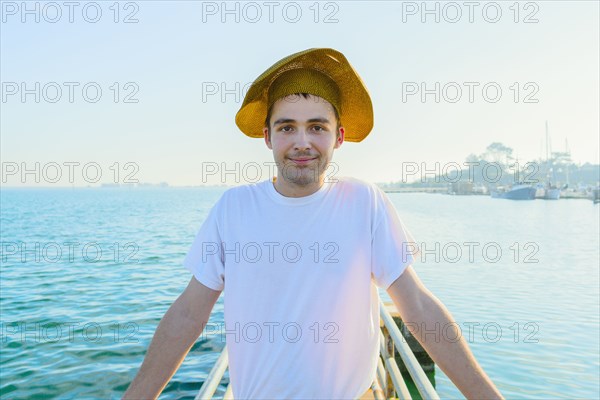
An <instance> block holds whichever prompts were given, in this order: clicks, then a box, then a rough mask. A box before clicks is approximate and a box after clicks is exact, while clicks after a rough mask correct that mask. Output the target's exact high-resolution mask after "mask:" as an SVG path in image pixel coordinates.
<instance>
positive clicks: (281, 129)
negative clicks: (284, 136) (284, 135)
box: [279, 125, 293, 132]
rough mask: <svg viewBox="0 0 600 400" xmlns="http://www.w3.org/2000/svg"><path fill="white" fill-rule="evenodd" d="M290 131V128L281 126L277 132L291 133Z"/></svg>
mask: <svg viewBox="0 0 600 400" xmlns="http://www.w3.org/2000/svg"><path fill="white" fill-rule="evenodd" d="M292 129H293V128H292V127H291V126H289V125H286V126H282V127H281V128H280V129H279V130H280V131H282V132H291V130H292Z"/></svg>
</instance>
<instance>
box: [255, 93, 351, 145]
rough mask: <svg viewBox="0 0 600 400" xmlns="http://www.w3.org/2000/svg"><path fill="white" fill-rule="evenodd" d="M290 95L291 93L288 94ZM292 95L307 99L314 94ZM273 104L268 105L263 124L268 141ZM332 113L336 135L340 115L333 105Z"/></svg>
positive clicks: (338, 129)
mask: <svg viewBox="0 0 600 400" xmlns="http://www.w3.org/2000/svg"><path fill="white" fill-rule="evenodd" d="M290 96H292V95H290ZM293 96H302V97H304V98H305V99H308V98H309V97H310V96H314V95H313V94H310V93H294V94H293ZM273 104H275V102H273ZM273 104H271V107H269V109H268V110H267V118H266V119H265V126H266V127H267V132H268V136H269V141H271V113H272V111H273ZM332 108H333V113H334V114H335V120H336V126H335V135H336V136H337V135H338V133H339V131H340V126H341V123H340V116H339V114H338V111H337V110H336V109H335V107H333V106H332Z"/></svg>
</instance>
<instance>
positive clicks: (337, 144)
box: [333, 126, 346, 149]
mask: <svg viewBox="0 0 600 400" xmlns="http://www.w3.org/2000/svg"><path fill="white" fill-rule="evenodd" d="M345 135H346V131H345V130H344V127H343V126H340V130H339V131H338V133H337V135H336V137H335V146H333V148H334V149H337V148H339V147H340V146H341V145H342V143H344V137H345Z"/></svg>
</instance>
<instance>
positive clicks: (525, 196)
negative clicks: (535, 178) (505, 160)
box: [490, 183, 537, 200]
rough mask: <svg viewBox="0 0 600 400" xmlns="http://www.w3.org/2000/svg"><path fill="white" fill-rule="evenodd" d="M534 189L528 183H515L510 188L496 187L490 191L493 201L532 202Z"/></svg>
mask: <svg viewBox="0 0 600 400" xmlns="http://www.w3.org/2000/svg"><path fill="white" fill-rule="evenodd" d="M536 190H537V189H536V188H535V187H533V186H531V185H530V184H528V183H517V184H515V185H513V186H512V187H510V188H508V189H507V188H503V187H498V188H496V190H492V191H490V195H491V196H492V198H493V199H509V200H534V199H535V193H536Z"/></svg>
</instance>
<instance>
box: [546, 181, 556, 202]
mask: <svg viewBox="0 0 600 400" xmlns="http://www.w3.org/2000/svg"><path fill="white" fill-rule="evenodd" d="M544 199H546V200H558V199H560V188H557V187H556V186H554V185H551V184H550V182H548V185H547V186H546V187H545V188H544Z"/></svg>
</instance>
